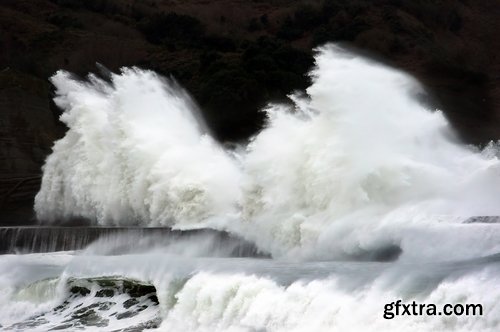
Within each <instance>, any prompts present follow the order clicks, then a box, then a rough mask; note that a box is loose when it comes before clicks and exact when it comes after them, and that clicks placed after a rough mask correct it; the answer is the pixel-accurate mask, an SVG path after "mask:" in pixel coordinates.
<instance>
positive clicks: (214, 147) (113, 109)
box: [35, 45, 500, 259]
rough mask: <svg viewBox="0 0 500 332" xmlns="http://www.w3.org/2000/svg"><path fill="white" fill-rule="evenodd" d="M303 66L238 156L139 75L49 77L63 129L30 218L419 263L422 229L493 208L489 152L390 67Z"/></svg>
mask: <svg viewBox="0 0 500 332" xmlns="http://www.w3.org/2000/svg"><path fill="white" fill-rule="evenodd" d="M315 59H316V66H315V68H314V70H313V71H312V72H311V74H310V75H311V77H312V80H313V84H312V85H311V86H310V87H309V88H308V89H307V91H306V95H303V96H301V95H299V94H295V95H292V96H291V97H290V98H291V101H292V102H293V105H280V104H278V105H270V106H269V107H268V108H267V109H266V110H265V111H266V112H267V115H268V124H267V126H266V128H265V129H263V130H262V131H261V132H260V133H259V134H258V135H256V136H255V137H254V138H253V139H252V140H251V142H250V144H249V145H248V146H246V147H242V148H240V149H238V151H239V152H234V151H227V150H226V151H225V150H224V149H223V148H222V147H220V146H219V145H218V144H217V143H216V142H215V141H214V140H213V139H212V138H211V137H210V136H209V134H208V133H207V132H206V130H204V129H203V128H204V125H203V124H202V122H201V121H200V119H199V117H197V116H196V114H197V109H196V107H195V105H194V103H193V102H192V101H191V99H190V98H189V96H188V95H187V94H186V93H185V92H184V91H183V90H181V89H180V88H179V87H178V86H177V85H176V84H175V83H174V82H171V81H168V80H165V79H162V78H161V77H159V76H158V75H156V74H154V73H152V72H149V71H143V70H139V69H124V70H123V71H122V73H121V75H112V78H111V83H109V84H108V83H106V82H104V81H102V80H100V79H98V78H96V77H94V76H90V77H89V80H88V82H86V83H82V82H79V81H76V80H74V79H72V78H71V76H70V75H69V74H68V73H65V72H58V73H57V74H56V75H55V76H54V77H53V78H52V82H53V83H54V85H55V86H56V87H57V98H56V99H55V101H56V103H57V105H59V106H60V107H61V108H63V109H64V114H63V115H62V117H61V119H62V121H64V122H65V123H66V124H67V125H68V127H69V130H68V132H67V134H66V136H65V137H64V138H63V139H61V140H59V141H58V142H56V144H55V146H54V149H53V150H54V151H53V153H52V154H51V155H50V156H49V158H48V159H47V162H46V165H45V166H44V176H43V182H42V188H41V190H40V192H39V193H38V195H37V197H36V203H35V209H36V212H37V216H38V218H39V219H41V220H47V221H51V220H60V219H64V218H69V217H74V216H78V217H85V218H89V219H91V220H95V221H97V222H98V223H100V224H127V223H129V224H130V223H140V224H143V225H147V226H156V225H169V226H173V227H177V228H196V227H213V228H218V229H226V230H229V231H231V232H236V233H238V234H239V235H240V236H243V237H245V238H247V239H250V240H252V241H254V242H256V243H257V244H258V245H259V246H260V247H262V248H263V249H264V250H266V251H269V252H272V253H273V255H274V256H275V257H278V256H283V255H289V256H294V257H298V256H300V257H306V258H307V257H308V258H311V257H312V258H317V259H325V258H335V257H337V258H339V257H342V256H345V255H348V256H359V255H361V254H363V253H364V252H369V251H371V250H373V249H374V248H377V247H381V246H382V247H383V246H387V245H399V246H402V247H405V248H406V249H407V250H406V251H407V252H409V253H411V252H412V251H413V252H419V253H422V250H421V249H419V248H418V247H419V246H420V245H421V244H420V243H419V239H425V238H427V237H428V236H429V234H428V232H429V230H430V229H433V228H439V227H441V225H442V224H443V223H457V222H463V221H464V220H466V219H467V218H468V217H471V216H478V215H499V214H500V205H499V204H498V197H500V163H499V161H498V158H497V156H496V154H495V153H494V152H492V151H495V145H490V147H489V148H488V151H489V152H480V151H477V150H475V149H474V148H472V147H468V146H464V145H463V144H461V143H460V142H459V141H458V140H457V139H456V138H455V135H454V133H453V130H452V129H451V128H450V125H449V124H448V122H447V120H446V119H445V117H444V116H443V114H442V113H441V112H440V111H432V110H428V109H427V108H426V106H424V105H423V104H422V103H420V102H419V101H418V96H419V95H421V94H423V93H424V91H423V89H422V87H421V86H420V85H419V84H418V82H416V81H415V80H414V79H413V78H411V77H409V76H408V75H406V74H404V73H402V72H400V71H397V70H394V69H391V68H388V67H386V66H383V65H380V64H377V63H374V62H372V61H371V60H368V59H365V58H363V57H360V56H358V55H354V54H351V53H349V52H346V51H345V50H343V49H341V48H338V47H336V46H333V45H327V46H324V47H322V48H320V49H318V50H317V54H316V57H315ZM415 228H416V230H415ZM455 229H456V231H455V232H451V233H450V232H449V230H447V231H446V233H448V234H451V235H449V236H446V235H443V242H444V248H440V250H441V251H446V247H447V246H446V243H447V241H448V240H449V241H448V242H450V245H449V252H448V254H452V253H453V252H454V251H456V248H455V247H456V246H455V244H454V243H453V242H454V241H453V240H452V238H451V237H454V238H456V237H457V236H459V237H460V234H462V230H461V229H460V228H455ZM463 232H465V233H469V232H468V230H464V231H463ZM408 234H411V235H408ZM419 234H420V235H419ZM447 239H448V240H447ZM471 241H474V243H475V242H476V241H477V239H476V238H475V237H473V239H472V240H471ZM494 242H495V241H483V244H482V245H481V249H478V250H480V251H481V250H487V251H488V252H490V251H493V250H496V245H495V244H494ZM412 246H413V247H414V248H412ZM411 249H414V250H411ZM428 254H429V255H431V256H432V255H434V253H433V252H432V250H431V252H430V253H428ZM297 255H298V256H297ZM424 256H425V255H424Z"/></svg>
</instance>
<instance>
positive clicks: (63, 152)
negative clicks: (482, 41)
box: [35, 68, 239, 225]
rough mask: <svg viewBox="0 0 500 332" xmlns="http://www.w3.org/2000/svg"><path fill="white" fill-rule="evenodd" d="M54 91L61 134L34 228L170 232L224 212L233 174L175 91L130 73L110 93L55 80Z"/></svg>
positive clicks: (97, 83)
mask: <svg viewBox="0 0 500 332" xmlns="http://www.w3.org/2000/svg"><path fill="white" fill-rule="evenodd" d="M52 82H53V84H54V85H55V86H56V88H57V90H56V93H57V97H56V98H55V102H56V104H57V105H58V106H59V107H61V108H62V109H64V113H63V115H62V116H61V120H62V121H63V122H64V123H65V124H66V125H67V126H68V127H69V130H68V132H67V133H66V135H65V137H64V138H62V139H61V140H59V141H58V142H56V144H55V146H54V148H53V153H52V154H51V155H50V156H49V158H48V159H47V161H46V164H45V166H44V175H43V180H42V188H41V190H40V192H39V193H38V195H37V196H36V200H35V210H36V212H37V216H38V218H39V219H41V220H48V221H56V220H62V219H66V218H70V217H85V218H89V219H91V220H96V221H97V222H98V223H100V224H130V223H137V222H139V221H140V222H142V223H147V224H148V225H169V224H171V223H172V222H173V221H174V220H175V222H177V223H190V222H193V221H198V222H199V221H201V220H204V219H207V218H209V217H211V216H214V215H218V216H220V215H224V214H228V213H229V212H231V211H232V209H233V205H234V200H235V199H236V198H237V197H238V182H239V171H238V169H237V168H236V167H235V166H234V163H233V161H232V160H231V159H230V157H229V156H228V155H227V154H226V153H225V152H224V151H223V150H222V149H221V148H220V147H219V146H218V145H217V143H215V142H214V140H213V139H211V137H210V136H209V135H207V134H206V133H204V131H203V125H202V124H201V123H200V120H197V119H196V117H195V114H196V113H195V111H196V108H195V106H194V104H193V102H192V101H191V100H190V99H189V97H188V96H187V94H186V93H185V92H184V91H183V90H181V89H180V88H179V87H177V86H176V85H175V84H174V83H173V82H171V81H167V80H164V79H162V78H160V77H159V76H157V75H156V74H154V73H153V72H150V71H143V70H139V69H136V68H132V69H123V71H122V73H121V75H115V74H113V75H112V76H111V83H110V84H108V83H106V82H104V81H102V80H100V79H98V78H97V77H95V76H90V77H89V80H88V82H79V81H77V80H74V79H72V78H71V76H70V75H69V74H68V73H66V72H63V71H59V72H58V73H57V74H56V75H54V76H53V77H52Z"/></svg>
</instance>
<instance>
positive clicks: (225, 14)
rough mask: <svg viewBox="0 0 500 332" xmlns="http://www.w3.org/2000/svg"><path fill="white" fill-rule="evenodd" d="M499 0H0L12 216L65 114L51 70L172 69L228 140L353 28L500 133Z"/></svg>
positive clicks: (481, 132)
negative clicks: (315, 54) (321, 48)
mask: <svg viewBox="0 0 500 332" xmlns="http://www.w3.org/2000/svg"><path fill="white" fill-rule="evenodd" d="M499 18H500V2H499V1H470V0H469V1H467V0H463V1H453V0H443V1H439V2H435V1H429V0H417V1H402V0H379V1H368V0H358V1H348V0H317V1H291V0H254V1H244V0H239V1H238V0H214V1H207V0H196V1H195V0H178V1H168V0H147V1H132V0H127V1H121V0H36V1H28V0H4V1H2V3H1V4H0V29H1V31H2V33H1V34H0V49H1V50H2V52H0V108H1V113H0V142H2V144H1V145H0V158H1V159H2V163H1V164H0V193H1V194H2V196H3V198H0V199H1V201H0V222H2V223H17V222H28V221H29V219H30V218H31V213H32V212H31V206H32V199H33V196H34V194H35V193H36V191H37V186H38V180H37V176H39V174H40V168H41V165H42V164H43V161H44V158H45V156H46V155H47V154H48V153H49V152H50V148H51V146H52V142H53V141H54V140H55V139H57V138H58V137H61V135H62V134H63V133H64V130H65V128H64V127H63V126H62V125H61V124H60V123H59V122H58V121H57V118H58V115H59V110H58V109H57V108H56V107H55V105H54V104H53V103H52V101H51V98H52V94H53V91H52V87H51V86H50V84H49V82H48V78H49V77H50V76H51V75H52V74H53V73H54V72H55V71H56V70H58V69H66V70H69V71H71V72H73V73H75V74H77V75H80V76H85V75H86V74H87V73H88V72H91V71H92V72H95V71H98V68H97V67H96V63H100V64H102V65H103V66H105V67H106V68H108V69H110V70H112V71H118V70H119V68H120V67H122V66H139V67H142V68H147V69H153V70H155V71H157V72H159V73H161V74H163V75H167V76H170V75H171V76H173V77H175V79H177V80H178V81H179V82H180V83H181V84H182V85H183V86H185V87H186V88H187V89H188V91H189V92H190V93H192V95H193V96H194V98H195V99H196V101H197V102H198V103H199V104H200V107H201V109H202V110H203V115H204V116H205V118H206V119H207V122H208V123H209V125H210V127H211V128H212V130H213V132H214V133H215V135H216V136H217V137H218V138H219V139H220V140H221V141H238V140H245V139H247V138H248V137H249V136H251V135H252V134H253V133H255V132H256V130H258V129H259V128H260V127H261V126H262V124H263V120H264V119H263V115H262V113H260V112H259V108H261V107H262V106H263V105H265V103H266V102H268V101H271V100H280V99H283V98H284V97H285V96H286V94H288V93H290V92H291V91H293V90H296V89H303V88H305V87H307V85H308V78H307V76H306V75H305V74H306V73H307V71H308V69H309V68H310V67H311V66H312V65H313V62H312V56H311V54H312V49H313V48H314V47H315V46H317V45H321V44H323V43H325V42H328V41H334V42H343V43H345V44H346V45H350V46H352V47H357V48H359V49H361V50H364V51H367V52H369V54H371V55H372V56H375V57H378V58H380V59H382V60H383V61H386V62H388V63H390V64H391V65H394V66H397V67H400V68H402V69H404V70H406V71H409V72H411V73H412V74H413V75H415V76H416V77H417V78H419V79H420V80H421V81H422V82H423V83H424V84H425V85H426V86H427V87H428V88H429V89H430V91H431V92H432V94H433V96H434V98H435V100H434V102H435V103H436V105H439V107H440V108H442V109H443V110H444V112H445V114H446V115H447V116H448V118H449V119H450V120H451V122H452V123H453V124H454V126H455V127H456V128H457V129H458V131H459V133H460V134H461V137H462V139H464V140H465V141H466V142H470V143H474V144H484V143H486V142H488V141H489V140H492V139H494V140H497V139H499V138H500V107H499V106H500V88H499V84H498V80H499V78H500V77H499V75H500V74H499V73H500V71H499V69H500V58H499V56H500V41H498V38H496V32H497V31H498V29H499V28H500V20H499Z"/></svg>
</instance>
